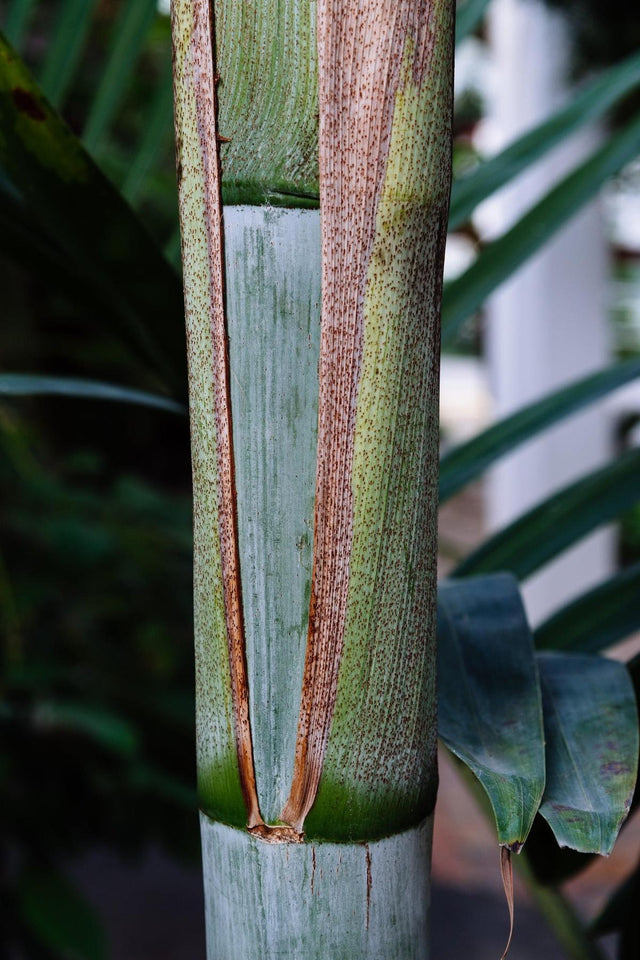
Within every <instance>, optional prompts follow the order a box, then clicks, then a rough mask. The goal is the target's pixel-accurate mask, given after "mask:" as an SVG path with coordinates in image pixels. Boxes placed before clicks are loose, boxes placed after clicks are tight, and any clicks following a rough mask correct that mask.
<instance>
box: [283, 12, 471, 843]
mask: <svg viewBox="0 0 640 960" xmlns="http://www.w3.org/2000/svg"><path fill="white" fill-rule="evenodd" d="M452 17H453V4H452V3H451V2H450V0H320V3H319V7H318V50H319V53H318V59H319V90H320V204H321V218H322V236H323V247H322V257H323V272H322V341H321V359H320V401H319V404H320V405H319V427H318V432H319V436H318V474H317V486H316V514H315V542H314V571H313V581H312V597H311V605H310V614H309V632H308V639H307V653H306V661H305V673H304V681H303V690H302V701H301V709H300V719H299V728H298V740H297V745H296V755H295V766H294V778H293V783H292V788H291V793H290V797H289V800H288V801H287V804H286V806H285V809H284V812H283V819H285V820H286V821H287V822H289V823H291V824H292V825H293V826H294V827H295V828H296V829H298V830H300V831H302V829H303V825H304V823H305V819H306V818H307V815H308V814H309V812H310V811H311V810H312V807H314V802H315V801H316V797H317V796H318V801H320V798H321V797H322V794H323V791H324V794H325V801H326V802H325V803H324V804H320V802H318V805H317V806H316V807H314V809H313V813H312V816H311V818H310V820H309V823H311V821H312V820H313V821H314V831H315V835H320V836H334V837H338V836H342V837H343V838H347V837H349V836H352V837H354V836H362V837H363V838H366V837H368V836H374V835H376V832H379V831H382V832H384V830H388V829H390V828H391V829H395V828H397V827H398V826H399V825H400V824H401V823H402V819H403V817H405V818H409V822H418V820H419V819H420V818H421V817H424V816H425V815H426V813H427V812H428V809H427V807H428V804H429V802H430V800H431V795H432V794H433V793H434V788H435V752H434V751H435V663H434V650H435V647H434V629H435V615H434V603H435V515H436V501H437V495H436V481H437V429H438V427H437V414H438V401H437V396H438V354H439V309H440V297H441V276H442V262H443V255H444V240H445V235H446V222H447V212H448V203H449V189H450V164H451V133H450V120H451V101H452V58H453V53H452V36H453V31H452ZM328 756H329V757H331V756H332V757H333V761H334V762H332V764H331V767H332V769H331V771H330V775H328V774H327V763H326V760H327V757H328ZM321 776H322V784H321ZM319 787H320V794H319V795H318V789H319ZM320 807H322V808H323V809H322V810H321V809H319V808H320ZM403 807H404V808H405V812H404V813H402V812H398V811H401V810H402V808H403ZM349 817H351V823H347V822H346V821H347V820H349ZM335 821H337V822H335ZM340 821H342V823H341V822H340Z"/></svg>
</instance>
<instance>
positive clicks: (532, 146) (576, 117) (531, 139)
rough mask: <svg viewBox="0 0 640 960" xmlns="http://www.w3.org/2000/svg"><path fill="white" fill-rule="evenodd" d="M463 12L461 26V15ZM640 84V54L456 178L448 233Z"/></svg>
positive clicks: (612, 68) (592, 83)
mask: <svg viewBox="0 0 640 960" xmlns="http://www.w3.org/2000/svg"><path fill="white" fill-rule="evenodd" d="M466 6H467V5H465V7H462V8H461V12H460V14H459V15H458V23H460V19H461V17H462V11H463V10H465V9H466ZM638 84H640V54H637V53H636V54H634V55H633V56H631V57H629V58H628V59H626V60H624V61H623V62H622V63H619V64H615V66H613V67H610V68H609V69H608V70H606V71H605V72H604V73H603V74H602V75H601V76H599V77H597V78H596V79H595V80H593V81H592V82H591V83H589V84H588V85H587V86H585V87H584V89H583V90H580V91H578V92H577V93H576V94H575V95H573V96H571V98H570V101H569V103H567V104H566V105H565V106H563V107H561V108H560V109H559V110H558V111H557V112H556V113H554V114H553V116H552V117H550V118H549V119H548V120H545V121H544V122H543V123H541V124H540V125H539V126H537V127H535V128H534V129H533V130H530V131H528V132H527V133H525V134H524V135H523V136H521V137H519V138H518V139H517V140H515V141H514V142H513V143H510V144H509V146H508V147H507V148H506V149H505V150H503V151H502V152H501V153H499V154H498V155H497V156H495V157H492V158H491V159H490V160H486V161H484V162H483V163H481V164H480V165H479V166H478V167H477V168H476V169H474V170H473V171H472V172H471V173H469V174H467V175H466V176H464V177H461V178H460V179H458V180H456V181H455V182H454V184H453V188H452V190H451V209H450V213H449V229H450V230H456V229H457V228H458V227H460V226H461V225H462V224H463V223H464V222H465V221H466V220H468V219H469V217H470V216H471V214H472V213H473V211H474V210H475V208H476V207H477V206H478V204H479V203H481V202H482V201H483V200H485V199H486V198H487V197H489V196H491V194H492V193H494V191H496V190H499V189H500V188H501V187H503V186H504V185H505V184H506V183H508V182H509V181H510V180H512V179H513V178H514V177H516V176H517V175H518V174H519V173H521V172H522V171H523V170H525V169H526V168H527V167H529V166H531V164H533V163H535V161H536V160H538V159H539V158H540V157H542V156H543V155H544V154H545V153H547V152H548V151H549V150H551V149H552V148H553V147H554V146H555V145H556V144H557V143H559V142H560V141H561V140H563V139H564V138H565V137H568V136H570V134H572V133H573V132H574V131H575V130H577V129H579V128H580V127H581V126H583V125H585V124H587V123H593V121H594V120H598V119H600V118H601V117H602V116H604V114H605V113H606V112H607V111H608V110H610V109H611V107H613V106H614V105H615V104H616V103H617V102H619V101H620V100H621V99H622V98H623V97H624V96H626V95H627V94H628V93H629V92H631V91H632V90H634V89H635V88H636V87H637V86H638Z"/></svg>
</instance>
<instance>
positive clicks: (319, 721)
mask: <svg viewBox="0 0 640 960" xmlns="http://www.w3.org/2000/svg"><path fill="white" fill-rule="evenodd" d="M432 8H433V4H432V3H430V2H429V0H417V2H416V0H320V2H319V3H318V63H319V96H320V204H321V218H322V340H321V357H320V398H319V421H318V422H319V427H318V473H317V485H316V508H315V540H314V569H313V579H312V594H311V603H310V613H309V631H308V639H307V650H306V660H305V672H304V681H303V691H302V702H301V712H300V720H299V728H298V739H297V746H296V755H295V767H294V778H293V784H292V788H291V793H290V796H289V799H288V801H287V804H286V806H285V809H284V811H283V819H284V820H286V821H287V822H288V823H291V824H292V825H293V826H295V827H296V828H297V829H300V830H302V825H303V823H304V820H305V817H306V815H307V813H308V812H309V810H310V809H311V807H312V805H313V802H314V799H315V797H316V793H317V790H318V784H319V781H320V776H321V772H322V765H323V759H324V754H325V750H326V747H327V742H328V739H329V731H330V727H331V721H332V715H333V709H334V704H335V698H336V689H337V682H338V670H339V666H340V660H341V654H342V647H343V639H344V632H345V617H346V610H347V595H348V591H349V582H350V554H351V546H352V537H353V491H352V465H353V455H354V433H355V423H356V404H357V398H358V386H359V377H360V367H361V361H362V351H363V335H364V325H365V317H364V310H363V305H364V299H365V289H366V282H367V276H368V271H369V264H370V257H371V251H372V247H373V243H374V239H375V233H376V213H377V209H378V203H379V200H380V196H381V193H382V190H383V186H384V180H385V173H386V166H387V157H388V152H389V145H390V138H391V130H392V122H393V115H394V105H395V98H396V93H397V91H398V87H399V83H400V78H401V71H402V67H403V62H404V60H405V56H406V54H407V50H408V49H409V45H411V47H410V49H411V51H412V65H411V66H412V74H413V76H412V80H413V82H414V83H416V84H418V85H419V84H420V83H421V80H422V78H423V75H424V73H425V71H426V69H427V67H428V65H429V62H430V58H431V56H432V53H433V35H432V32H431V23H430V19H431V18H430V14H431V12H432ZM447 202H448V198H447ZM445 216H446V209H445ZM443 243H444V236H442V238H441V242H440V244H439V246H440V247H441V248H442V246H443ZM440 252H442V250H440ZM436 296H439V293H438V292H436ZM436 404H437V400H436Z"/></svg>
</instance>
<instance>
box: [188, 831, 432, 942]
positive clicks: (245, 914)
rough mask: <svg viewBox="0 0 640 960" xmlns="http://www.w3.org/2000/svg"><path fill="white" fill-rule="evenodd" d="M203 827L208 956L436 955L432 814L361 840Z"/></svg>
mask: <svg viewBox="0 0 640 960" xmlns="http://www.w3.org/2000/svg"><path fill="white" fill-rule="evenodd" d="M200 828H201V835H202V859H203V869H204V889H205V916H206V927H207V957H208V960H276V958H277V960H365V958H366V960H429V902H430V880H429V871H430V861H431V837H432V828H433V817H429V818H428V819H427V820H426V821H425V822H424V823H422V824H421V825H420V826H419V827H415V828H413V829H411V830H407V831H406V832H404V833H401V834H397V835H395V836H392V837H388V838H385V839H384V840H377V841H375V842H372V843H358V844H346V843H344V844H337V843H318V842H314V843H312V842H306V843H302V844H291V843H284V844H275V843H265V842H264V841H263V840H260V839H258V838H257V837H254V836H251V835H250V834H249V833H248V832H246V831H243V830H237V829H235V828H233V827H228V826H226V825H224V824H220V823H216V822H214V821H212V820H210V819H209V818H208V817H207V816H205V815H204V814H201V816H200Z"/></svg>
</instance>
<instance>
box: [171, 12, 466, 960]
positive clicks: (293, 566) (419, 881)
mask: <svg viewBox="0 0 640 960" xmlns="http://www.w3.org/2000/svg"><path fill="white" fill-rule="evenodd" d="M214 20H215V23H214V24H213V27H214V31H213V33H214V37H215V39H214V43H213V47H214V48H215V66H214V55H213V52H212V44H211V36H212V24H211V23H210V12H209V8H208V3H207V2H206V0H174V4H173V25H174V49H175V98H176V134H177V141H178V171H179V189H180V206H181V224H182V244H183V263H184V274H185V307H186V316H187V333H188V347H189V367H190V403H191V430H192V458H193V480H194V550H195V557H194V564H195V568H194V584H195V632H196V656H197V711H198V715H197V727H198V778H199V796H200V805H201V809H202V815H201V822H202V837H203V859H204V876H205V887H206V909H207V939H208V954H209V957H210V958H211V960H235V958H238V960H239V958H242V960H246V958H248V957H260V958H271V957H273V958H275V957H290V958H296V957H304V958H306V960H314V958H315V957H318V958H320V957H322V958H323V960H325V958H342V957H344V958H349V960H358V958H360V957H363V958H364V957H367V958H380V960H383V958H385V960H386V958H388V960H391V958H393V960H398V958H403V960H404V958H407V960H408V958H421V960H423V958H426V957H428V955H429V948H428V901H429V856H430V834H431V822H432V810H433V803H434V800H435V790H436V783H437V771H436V766H435V734H436V730H435V679H434V678H435V571H436V542H435V529H436V508H437V504H436V497H437V490H436V479H437V443H438V416H437V414H438V409H437V390H438V352H439V332H438V328H439V309H440V295H441V273H442V258H443V252H444V237H445V233H446V222H447V210H448V196H449V185H450V149H451V144H450V136H451V135H450V121H451V64H452V56H453V5H452V3H451V0H432V2H427V0H395V2H394V3H392V2H390V0H389V2H386V0H377V2H374V0H366V2H360V3H358V2H355V0H354V2H350V0H342V2H333V3H330V2H328V0H321V2H320V3H319V5H318V13H317V20H316V13H315V4H312V3H309V2H308V0H288V2H286V3H283V2H282V0H279V2H278V0H262V3H260V4H245V3H242V4H239V3H237V2H234V0H217V2H216V5H215V16H214ZM316 51H318V53H317V52H316ZM216 75H219V82H217V79H216ZM216 87H217V91H216ZM318 110H319V116H320V123H319V131H320V133H319V140H318V129H317V120H316V117H317V114H318ZM226 137H229V138H231V140H230V142H229V143H227V142H226V141H224V140H221V139H220V138H226ZM220 154H221V156H220ZM318 158H319V173H318ZM221 168H222V177H220V169H221ZM318 179H319V182H320V188H321V189H320V207H321V216H319V215H318V212H317V210H314V209H303V208H305V207H307V208H308V207H313V206H314V205H315V203H314V198H315V197H316V196H317V193H318ZM223 198H224V200H225V201H226V202H227V203H232V204H234V205H233V206H230V205H227V206H225V208H224V227H223V217H222V208H221V200H222V199H223ZM293 208H298V209H293ZM301 208H302V209H301ZM321 223H322V228H321ZM321 277H322V282H321ZM321 288H322V289H321ZM321 303H322V310H321V309H320V305H321ZM320 312H322V318H323V319H322V334H321V335H320ZM318 370H319V383H318ZM232 413H233V419H232Z"/></svg>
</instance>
